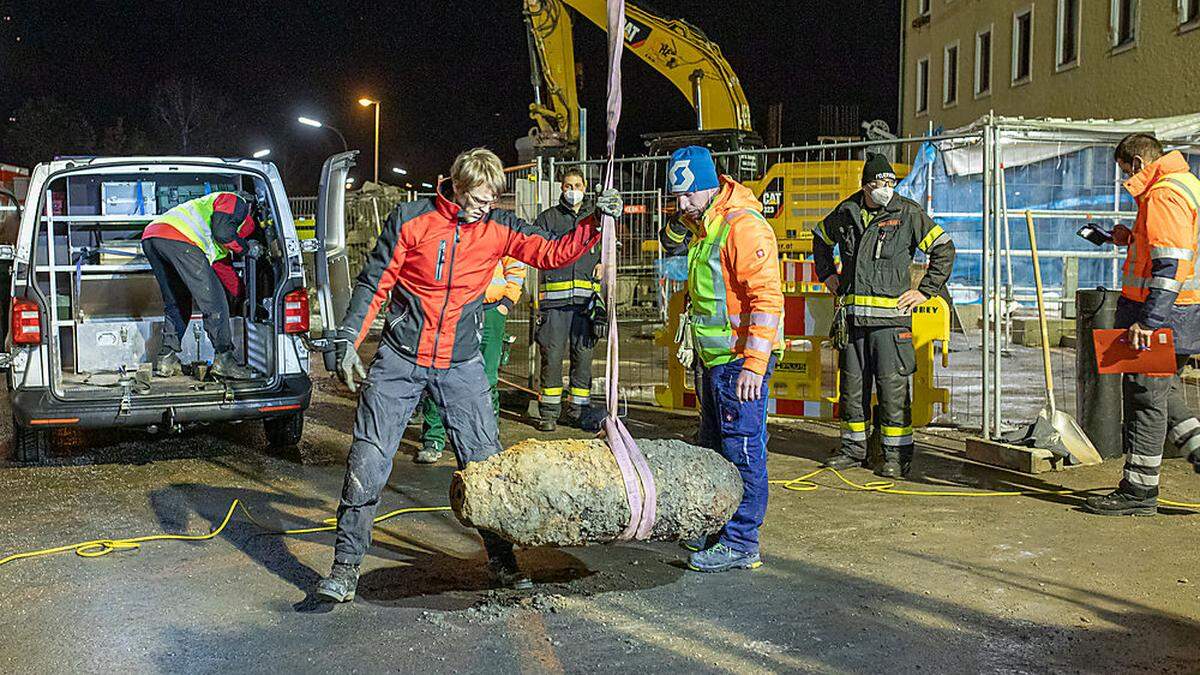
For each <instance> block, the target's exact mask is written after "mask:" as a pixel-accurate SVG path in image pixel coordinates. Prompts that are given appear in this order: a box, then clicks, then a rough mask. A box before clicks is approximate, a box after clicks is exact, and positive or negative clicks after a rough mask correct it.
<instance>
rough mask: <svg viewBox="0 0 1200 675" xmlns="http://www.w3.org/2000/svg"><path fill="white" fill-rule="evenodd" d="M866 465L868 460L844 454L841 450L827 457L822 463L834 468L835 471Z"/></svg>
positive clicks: (827, 467)
mask: <svg viewBox="0 0 1200 675" xmlns="http://www.w3.org/2000/svg"><path fill="white" fill-rule="evenodd" d="M866 465H867V460H865V459H855V458H854V457H851V456H850V455H847V454H843V453H841V452H835V453H833V454H832V455H830V456H829V459H827V460H825V461H824V462H822V463H821V466H822V467H824V468H826V469H833V470H835V471H844V470H846V469H856V468H859V467H865V466H866Z"/></svg>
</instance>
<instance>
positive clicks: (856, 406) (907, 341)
mask: <svg viewBox="0 0 1200 675" xmlns="http://www.w3.org/2000/svg"><path fill="white" fill-rule="evenodd" d="M862 186H863V187H862V189H861V190H859V191H858V192H855V193H854V194H853V195H851V196H850V197H848V198H847V199H846V200H845V201H843V202H842V203H840V204H838V205H837V207H836V208H834V210H833V211H832V212H831V213H830V214H829V215H828V216H826V217H825V220H824V221H822V222H821V223H820V224H819V225H818V226H817V227H816V228H815V229H814V230H813V234H814V236H813V259H814V261H815V263H816V272H817V277H818V278H819V279H821V281H822V282H824V284H825V285H826V287H828V288H829V290H830V292H831V293H833V294H835V295H836V296H838V301H839V302H840V304H841V306H842V308H843V309H844V312H845V317H846V322H847V325H846V346H845V348H844V349H841V353H840V361H839V367H840V369H841V401H840V408H841V416H842V443H841V448H840V449H839V450H838V451H837V452H834V453H833V455H832V456H831V457H830V458H829V459H828V460H826V462H825V466H827V467H830V468H833V469H846V468H849V467H854V466H865V465H866V463H867V415H868V413H869V412H870V407H871V387H872V383H874V386H875V389H876V392H877V394H878V397H879V409H878V410H879V413H878V414H879V417H880V419H878V420H876V424H877V425H878V426H879V428H880V432H881V437H882V441H883V450H884V463H883V465H882V466H881V467H880V468H879V469H878V471H877V472H876V473H878V474H879V475H880V476H885V477H890V478H894V477H898V476H905V475H908V471H909V468H910V466H911V465H912V456H913V440H912V408H911V403H910V401H909V382H908V378H909V376H910V375H912V373H913V372H914V371H915V370H916V356H915V354H914V353H913V344H912V310H913V308H914V307H916V306H917V305H919V304H921V303H923V302H925V301H926V300H928V299H929V298H930V297H932V296H934V295H936V294H937V293H938V292H940V291H941V289H942V287H943V286H944V285H945V283H946V279H948V278H949V277H950V269H951V267H952V266H953V264H954V243H953V242H951V241H950V236H949V235H947V234H946V233H945V232H943V231H942V228H941V227H940V226H939V225H937V224H935V223H934V222H933V221H932V220H931V219H930V218H929V216H928V215H927V214H926V213H925V212H924V211H923V210H922V209H921V206H920V205H919V204H917V203H916V202H914V201H912V200H910V199H906V198H904V197H901V196H900V195H898V194H896V193H895V187H896V174H895V173H894V172H893V171H892V166H891V164H889V163H888V161H887V158H885V157H884V156H883V155H877V154H873V153H872V154H868V155H867V161H866V162H865V164H864V166H863V175H862ZM834 247H837V249H838V253H839V255H840V257H841V269H840V271H839V270H838V268H837V266H836V265H835V264H834V260H833V253H834ZM916 251H921V252H922V253H924V254H925V255H926V256H927V257H928V259H929V265H928V269H927V270H926V272H925V277H924V278H923V279H922V280H921V283H920V284H919V285H918V286H917V288H916V289H915V290H913V289H911V287H910V282H909V267H910V265H911V264H912V262H913V255H914V253H915V252H916Z"/></svg>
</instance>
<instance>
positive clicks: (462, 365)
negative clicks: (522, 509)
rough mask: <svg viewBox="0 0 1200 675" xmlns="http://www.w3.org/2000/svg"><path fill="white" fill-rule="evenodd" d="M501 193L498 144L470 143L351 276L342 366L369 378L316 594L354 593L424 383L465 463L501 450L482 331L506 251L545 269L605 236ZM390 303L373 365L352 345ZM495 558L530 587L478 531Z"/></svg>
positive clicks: (495, 570)
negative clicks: (561, 225)
mask: <svg viewBox="0 0 1200 675" xmlns="http://www.w3.org/2000/svg"><path fill="white" fill-rule="evenodd" d="M503 191H504V167H503V165H501V163H500V158H499V157H497V156H496V155H495V154H494V153H492V152H491V151H490V150H486V149H484V148H476V149H474V150H469V151H467V152H464V153H462V154H461V155H459V156H458V158H457V159H455V160H454V164H453V166H452V167H451V168H450V179H449V180H446V181H443V182H442V184H441V185H439V186H438V191H437V195H436V196H434V197H432V198H430V199H425V200H421V201H416V202H407V203H403V204H401V205H400V206H398V207H397V208H396V210H395V211H394V212H392V214H391V215H390V216H388V220H387V223H386V224H385V225H384V227H383V231H382V232H381V233H380V235H379V239H378V240H377V242H376V244H375V250H374V251H373V252H372V253H371V254H370V255H369V256H368V257H367V260H366V264H365V266H364V267H363V270H362V272H361V273H360V274H359V275H358V279H357V281H356V283H355V286H354V291H353V294H352V296H351V299H350V306H349V309H348V310H347V312H346V317H345V318H344V319H343V320H342V323H341V328H339V330H338V340H337V348H338V369H339V370H340V372H341V377H342V380H343V381H344V382H345V383H346V385H347V386H348V387H350V389H351V390H353V389H355V387H356V383H355V378H356V377H358V378H362V377H364V376H365V377H366V380H365V381H364V382H363V389H362V395H361V396H360V397H359V399H358V409H357V411H356V413H355V420H354V441H353V443H352V444H351V446H350V456H349V457H348V458H347V460H346V479H345V483H344V485H343V487H342V498H341V503H340V504H339V505H338V512H337V516H338V523H337V539H336V541H335V543H334V547H333V551H334V555H333V569H332V570H331V571H330V573H329V576H328V577H325V578H324V579H322V580H321V581H320V582H319V583H318V584H317V591H316V592H317V595H318V596H320V597H322V598H324V599H326V600H329V601H334V602H346V601H349V600H353V599H354V593H355V589H356V588H357V586H358V570H359V564H360V563H361V562H362V560H363V558H364V557H365V556H366V553H367V547H368V546H370V544H371V526H372V520H373V519H374V517H375V509H376V507H378V505H379V493H380V492H381V491H382V490H383V487H384V485H385V484H386V483H387V479H388V476H389V475H390V474H391V472H392V458H393V457H394V456H395V454H396V449H397V448H398V447H399V445H400V440H401V438H402V437H403V436H404V429H405V427H406V426H407V424H408V419H409V418H410V417H411V416H412V413H413V410H414V409H415V408H416V406H417V402H418V401H419V400H420V398H421V394H422V393H423V392H427V393H428V394H429V395H430V396H431V397H432V398H433V400H434V402H435V403H436V404H437V406H438V408H439V409H440V411H441V416H442V421H443V422H444V423H445V425H446V429H447V431H448V432H449V436H450V442H451V443H452V445H453V446H454V452H455V455H456V456H457V459H458V466H459V468H462V467H464V466H466V465H467V464H468V463H470V462H478V461H482V460H484V459H487V458H488V457H491V456H492V455H494V454H496V453H498V452H500V438H499V430H498V429H497V424H496V413H495V410H494V409H493V407H492V392H491V386H490V383H489V382H488V376H487V372H486V368H485V366H484V359H483V356H482V355H481V354H480V345H479V343H480V338H481V334H482V333H483V331H484V329H485V325H486V324H485V317H484V304H485V298H486V295H485V292H486V290H487V288H488V285H489V284H491V282H492V279H493V272H494V270H495V268H496V263H498V262H500V260H501V258H503V257H504V256H511V257H513V258H516V259H517V260H519V261H521V262H523V263H525V264H527V265H532V266H534V267H536V268H538V269H547V268H554V267H561V266H563V265H566V264H567V263H569V262H571V261H573V260H575V259H577V258H579V256H581V255H583V254H584V253H585V252H587V251H588V249H590V248H591V247H592V246H595V244H596V242H597V241H598V240H599V239H600V224H599V220H598V219H597V218H594V217H592V218H585V219H584V220H583V221H581V222H580V223H579V226H578V227H576V228H575V229H573V230H572V231H570V232H568V233H566V234H563V235H561V236H555V235H552V234H551V233H550V232H549V231H548V230H545V229H543V228H540V227H537V226H534V225H531V224H529V223H527V222H525V221H523V220H521V219H520V218H517V216H516V215H514V214H513V213H512V212H511V211H505V210H502V209H494V208H492V207H493V206H495V204H496V200H497V199H499V197H500V194H501V193H502V192H503ZM596 206H597V209H598V210H599V211H601V212H602V213H606V214H608V215H610V216H612V217H614V218H616V217H618V216H619V215H620V214H621V208H622V204H621V198H620V197H619V196H618V195H617V192H616V191H615V190H606V191H605V193H604V194H603V195H601V196H600V198H599V199H597V200H596ZM380 312H383V313H384V315H385V317H386V321H385V322H384V329H383V337H382V339H381V340H380V343H379V349H378V351H377V352H376V355H375V358H374V360H372V361H371V370H370V373H367V372H365V371H364V369H363V364H362V361H361V360H360V359H359V356H358V352H357V351H356V349H357V348H358V346H359V345H361V344H362V342H363V340H365V339H366V337H367V333H368V331H369V330H370V328H371V325H372V324H373V323H374V321H375V317H376V316H378V315H379V314H380ZM479 534H480V536H481V537H482V539H483V545H484V548H485V549H486V550H487V556H488V568H489V570H490V571H491V573H492V575H493V577H494V579H495V580H496V582H497V583H498V584H501V585H505V586H511V587H514V588H528V587H530V586H531V585H532V583H531V582H530V581H529V579H528V578H526V577H524V576H523V575H522V574H521V572H520V569H519V568H518V567H517V559H516V556H514V555H513V548H512V544H510V543H508V542H506V541H504V540H503V539H501V538H500V537H498V536H496V535H495V534H492V533H491V532H487V531H483V530H481V531H480V533H479Z"/></svg>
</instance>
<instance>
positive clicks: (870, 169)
mask: <svg viewBox="0 0 1200 675" xmlns="http://www.w3.org/2000/svg"><path fill="white" fill-rule="evenodd" d="M880 178H890V179H892V180H896V173H895V172H894V171H892V165H891V163H890V162H888V160H887V157H884V156H883V155H880V154H878V153H874V152H868V153H867V162H866V163H865V164H863V173H862V184H863V185H866V184H867V183H870V182H871V181H873V180H878V179H880Z"/></svg>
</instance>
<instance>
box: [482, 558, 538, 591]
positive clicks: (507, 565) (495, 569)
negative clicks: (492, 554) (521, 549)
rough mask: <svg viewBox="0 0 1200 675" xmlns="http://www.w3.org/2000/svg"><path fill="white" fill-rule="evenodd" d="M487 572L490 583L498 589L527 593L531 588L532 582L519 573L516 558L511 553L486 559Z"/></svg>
mask: <svg viewBox="0 0 1200 675" xmlns="http://www.w3.org/2000/svg"><path fill="white" fill-rule="evenodd" d="M487 566H488V572H490V573H491V575H492V581H493V582H494V583H495V585H496V586H498V587H500V588H511V589H512V590H514V591H528V590H530V589H531V588H533V580H532V579H530V578H529V577H528V576H526V575H525V574H524V573H523V572H521V567H520V566H519V565H517V557H516V556H515V555H513V554H512V552H511V551H509V552H508V554H507V555H501V556H498V557H497V558H489V559H488V565H487Z"/></svg>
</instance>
